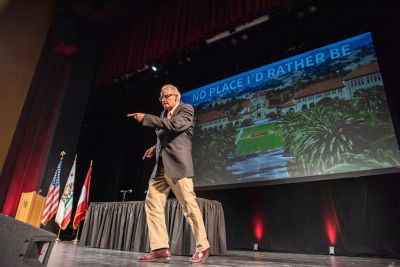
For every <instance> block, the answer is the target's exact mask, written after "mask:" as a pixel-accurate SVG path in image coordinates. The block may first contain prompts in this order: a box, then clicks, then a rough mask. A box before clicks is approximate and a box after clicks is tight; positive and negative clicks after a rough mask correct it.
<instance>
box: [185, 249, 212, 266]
mask: <svg viewBox="0 0 400 267" xmlns="http://www.w3.org/2000/svg"><path fill="white" fill-rule="evenodd" d="M209 254H210V253H209V249H206V250H204V251H202V252H196V253H194V255H193V256H192V257H191V258H190V263H204V262H205V261H206V259H207V258H208V255H209Z"/></svg>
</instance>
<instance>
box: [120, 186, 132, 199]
mask: <svg viewBox="0 0 400 267" xmlns="http://www.w3.org/2000/svg"><path fill="white" fill-rule="evenodd" d="M119 192H121V193H122V202H124V201H125V196H126V194H127V193H129V194H130V193H132V192H133V190H132V189H126V190H121V191H119Z"/></svg>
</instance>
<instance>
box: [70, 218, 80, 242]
mask: <svg viewBox="0 0 400 267" xmlns="http://www.w3.org/2000/svg"><path fill="white" fill-rule="evenodd" d="M80 226H81V224H80V223H79V224H78V230H77V231H76V237H75V239H74V240H73V241H72V242H73V243H74V244H77V243H78V242H79V239H78V235H79V228H80Z"/></svg>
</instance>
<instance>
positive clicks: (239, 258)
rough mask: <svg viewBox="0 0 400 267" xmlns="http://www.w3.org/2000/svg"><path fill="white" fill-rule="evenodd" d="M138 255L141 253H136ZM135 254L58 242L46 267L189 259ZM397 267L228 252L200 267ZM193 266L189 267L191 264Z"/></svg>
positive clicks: (374, 261)
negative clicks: (156, 258) (147, 258)
mask: <svg viewBox="0 0 400 267" xmlns="http://www.w3.org/2000/svg"><path fill="white" fill-rule="evenodd" d="M140 254H141V253H140ZM138 255H139V253H138V252H126V251H118V250H111V249H99V248H89V247H82V246H77V245H74V244H73V243H72V242H70V241H62V242H58V243H56V244H55V245H54V248H53V251H52V252H51V255H50V259H49V262H48V264H47V266H48V267H63V266H65V267H75V266H79V267H81V266H96V267H100V266H171V267H172V266H187V265H189V262H188V260H189V257H184V256H172V259H171V260H168V261H167V260H165V261H157V262H152V263H138V262H137V261H136V257H137V256H138ZM204 265H205V266H334V267H343V266H351V267H365V266H373V267H379V266H385V267H395V266H400V260H399V259H382V258H359V257H343V256H328V255H308V254H291V253H272V252H254V251H239V250H229V251H228V254H227V255H224V256H210V257H209V258H208V259H207V261H206V262H205V263H204V264H203V265H202V266H204ZM192 266H193V265H192Z"/></svg>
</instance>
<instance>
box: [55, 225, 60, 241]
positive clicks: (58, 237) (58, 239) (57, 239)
mask: <svg viewBox="0 0 400 267" xmlns="http://www.w3.org/2000/svg"><path fill="white" fill-rule="evenodd" d="M60 232H61V227H58V235H57V238H56V242H60V241H61V239H60Z"/></svg>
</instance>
